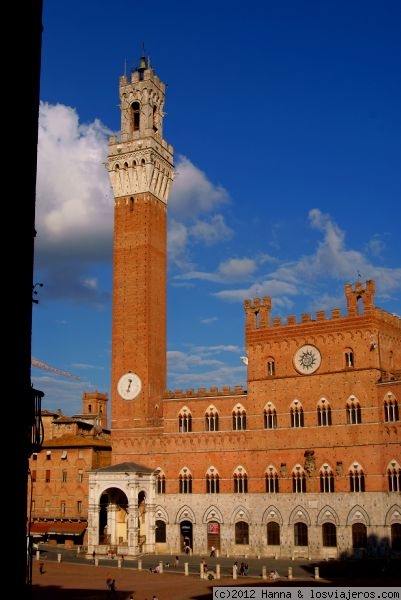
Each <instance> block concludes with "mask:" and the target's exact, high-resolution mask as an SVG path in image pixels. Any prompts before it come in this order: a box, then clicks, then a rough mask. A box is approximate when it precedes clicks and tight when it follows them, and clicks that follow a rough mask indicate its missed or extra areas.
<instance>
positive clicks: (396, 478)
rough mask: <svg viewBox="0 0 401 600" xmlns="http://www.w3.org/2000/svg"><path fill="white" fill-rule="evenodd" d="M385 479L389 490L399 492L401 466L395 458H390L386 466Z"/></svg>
mask: <svg viewBox="0 0 401 600" xmlns="http://www.w3.org/2000/svg"><path fill="white" fill-rule="evenodd" d="M387 481H388V491H389V492H398V493H400V492H401V468H400V465H399V463H398V462H397V461H396V460H392V461H391V462H390V464H389V465H388V467H387Z"/></svg>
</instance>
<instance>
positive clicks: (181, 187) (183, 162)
mask: <svg viewBox="0 0 401 600" xmlns="http://www.w3.org/2000/svg"><path fill="white" fill-rule="evenodd" d="M228 202H229V195H228V192H227V191H226V190H225V189H224V188H223V187H222V186H221V185H214V184H212V183H211V182H210V181H209V179H208V178H207V176H206V175H205V173H204V172H203V171H201V170H200V169H198V168H197V167H195V165H193V164H192V163H191V161H190V160H189V159H188V158H186V157H185V156H182V155H181V156H178V161H177V166H176V175H175V179H174V183H173V185H172V188H171V193H170V199H169V203H168V204H169V211H170V212H171V214H172V215H173V217H174V218H175V219H180V220H185V219H188V218H196V217H197V216H198V215H200V214H202V213H210V212H214V211H215V210H216V209H217V207H220V206H221V205H224V204H227V203H228Z"/></svg>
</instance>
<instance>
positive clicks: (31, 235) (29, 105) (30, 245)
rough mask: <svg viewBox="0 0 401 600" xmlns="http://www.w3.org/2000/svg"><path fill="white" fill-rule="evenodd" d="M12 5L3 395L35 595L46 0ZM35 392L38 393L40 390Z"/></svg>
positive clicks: (26, 592)
mask: <svg viewBox="0 0 401 600" xmlns="http://www.w3.org/2000/svg"><path fill="white" fill-rule="evenodd" d="M10 10H11V20H10V21H11V23H12V22H14V23H15V24H16V25H17V28H16V31H15V34H16V35H17V44H18V56H19V57H20V59H19V63H18V65H17V63H16V60H15V59H14V60H11V61H9V63H8V64H9V65H11V66H10V67H9V68H8V74H9V78H8V85H9V86H10V88H9V89H10V90H11V94H12V100H11V101H10V104H9V109H10V112H9V113H8V115H7V116H8V119H6V121H7V122H10V125H11V123H12V124H13V130H12V131H10V132H9V135H7V134H6V136H5V137H6V138H7V139H8V140H11V148H12V149H13V150H14V152H12V155H11V156H10V160H9V161H7V163H8V164H7V172H8V176H9V177H10V181H13V182H16V184H15V193H14V194H12V196H11V198H9V199H8V202H7V208H6V212H7V213H8V211H11V217H10V223H11V224H12V227H13V230H12V240H13V241H12V242H11V244H12V250H11V252H12V256H11V258H12V260H10V261H9V265H10V266H9V267H7V271H8V273H7V274H6V277H5V278H4V279H5V281H4V284H6V285H4V288H3V299H4V300H5V301H6V313H5V315H6V319H7V321H8V319H9V316H11V319H10V321H11V327H10V326H8V327H6V328H5V330H6V340H5V344H4V347H5V349H6V356H7V358H6V365H8V368H6V369H5V371H4V375H5V378H6V381H7V382H10V384H9V386H7V388H8V390H9V391H8V394H7V395H6V397H5V398H4V401H5V402H7V406H8V407H10V408H11V410H12V409H13V408H16V409H17V410H18V426H17V427H15V428H14V432H13V435H14V439H13V450H12V452H9V453H8V456H7V459H6V461H5V464H6V465H7V471H8V474H9V476H8V477H7V476H6V479H5V481H6V482H7V499H8V500H9V502H10V503H11V505H10V507H11V508H10V510H9V511H8V515H7V518H8V519H10V523H9V525H11V527H10V533H11V535H10V539H11V540H12V546H11V548H10V559H11V560H12V563H13V565H12V569H11V581H9V583H10V584H11V589H12V590H13V593H14V594H15V595H17V596H22V597H29V596H30V589H31V587H30V565H29V561H28V553H27V538H26V520H27V505H26V498H27V484H28V459H29V456H30V453H31V451H32V427H33V425H34V415H35V394H34V393H33V390H32V388H31V333H32V297H33V296H32V292H33V263H34V239H35V190H36V167H37V141H38V114H39V93H40V65H41V48H42V11H43V3H42V0H30V2H26V3H24V7H23V10H21V6H20V5H17V4H15V5H12V7H11V8H10ZM17 11H18V14H17ZM13 17H14V18H13ZM6 62H7V61H6ZM6 124H7V123H6ZM10 169H11V173H10V172H9V170H10ZM10 233H11V232H10ZM8 244H10V242H8ZM36 397H39V398H40V394H39V396H38V395H36ZM10 408H9V410H10ZM9 414H10V413H8V414H7V417H8V416H9Z"/></svg>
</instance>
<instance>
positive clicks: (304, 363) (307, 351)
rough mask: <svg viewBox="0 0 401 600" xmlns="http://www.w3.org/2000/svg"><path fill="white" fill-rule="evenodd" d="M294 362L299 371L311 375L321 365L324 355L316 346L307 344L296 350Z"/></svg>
mask: <svg viewBox="0 0 401 600" xmlns="http://www.w3.org/2000/svg"><path fill="white" fill-rule="evenodd" d="M293 362H294V367H295V368H296V370H297V371H298V373H302V375H310V374H311V373H314V372H315V371H317V369H318V368H319V367H320V363H321V362H322V357H321V354H320V352H319V350H318V349H317V348H316V346H311V345H310V344H306V345H305V346H301V347H300V348H298V350H297V351H296V352H295V354H294V358H293Z"/></svg>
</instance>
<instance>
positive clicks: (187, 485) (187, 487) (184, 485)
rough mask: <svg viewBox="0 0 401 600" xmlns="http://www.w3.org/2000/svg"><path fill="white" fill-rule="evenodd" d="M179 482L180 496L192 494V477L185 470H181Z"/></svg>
mask: <svg viewBox="0 0 401 600" xmlns="http://www.w3.org/2000/svg"><path fill="white" fill-rule="evenodd" d="M179 482H180V494H192V475H191V473H190V472H189V470H188V469H187V468H184V469H182V471H181V473H180V476H179Z"/></svg>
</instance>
